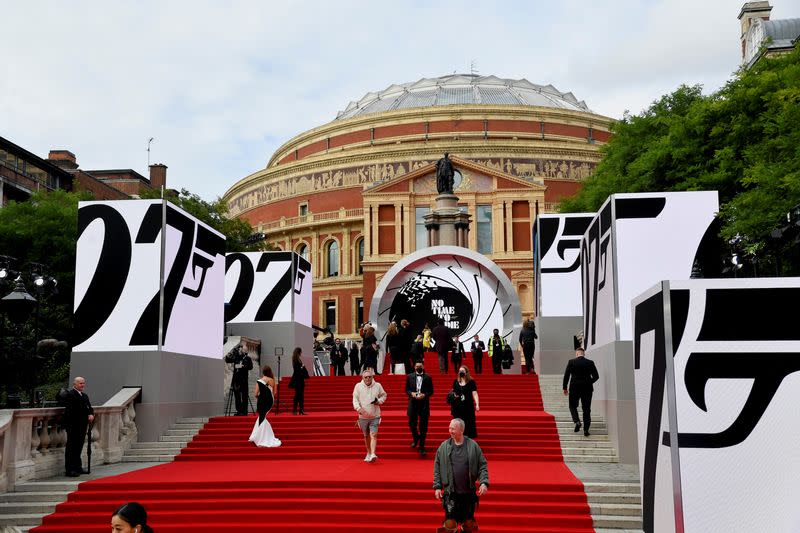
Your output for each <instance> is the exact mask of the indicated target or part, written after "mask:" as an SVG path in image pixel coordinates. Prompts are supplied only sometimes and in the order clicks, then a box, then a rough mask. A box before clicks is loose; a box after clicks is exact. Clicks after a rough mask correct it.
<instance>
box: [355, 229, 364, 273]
mask: <svg viewBox="0 0 800 533" xmlns="http://www.w3.org/2000/svg"><path fill="white" fill-rule="evenodd" d="M363 261H364V238H363V237H362V238H360V239H358V242H357V243H356V274H358V275H361V274H363V273H364V266H363V265H362V264H361V263H362V262H363Z"/></svg>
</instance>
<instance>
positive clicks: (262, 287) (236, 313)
mask: <svg viewBox="0 0 800 533" xmlns="http://www.w3.org/2000/svg"><path fill="white" fill-rule="evenodd" d="M226 269H227V272H226V275H225V302H226V303H227V305H226V312H225V313H226V317H225V318H226V321H228V322H232V323H242V322H292V321H295V320H296V321H297V322H300V323H301V324H305V325H307V326H310V324H311V264H310V263H309V262H308V261H306V260H305V259H303V258H302V257H300V256H299V255H297V254H295V253H293V252H246V253H232V254H228V257H227V259H226ZM293 306H294V309H293Z"/></svg>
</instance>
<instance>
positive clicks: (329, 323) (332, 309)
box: [322, 300, 336, 333]
mask: <svg viewBox="0 0 800 533" xmlns="http://www.w3.org/2000/svg"><path fill="white" fill-rule="evenodd" d="M322 305H323V306H324V307H325V327H326V328H328V329H329V330H331V332H332V333H336V300H325V301H324V302H322Z"/></svg>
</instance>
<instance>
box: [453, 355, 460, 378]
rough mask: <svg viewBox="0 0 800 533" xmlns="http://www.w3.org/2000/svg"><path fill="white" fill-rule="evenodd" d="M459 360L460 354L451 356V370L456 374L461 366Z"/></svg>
mask: <svg viewBox="0 0 800 533" xmlns="http://www.w3.org/2000/svg"><path fill="white" fill-rule="evenodd" d="M461 360H462V358H461V355H454V356H453V370H455V372H456V374H458V369H459V368H460V367H461Z"/></svg>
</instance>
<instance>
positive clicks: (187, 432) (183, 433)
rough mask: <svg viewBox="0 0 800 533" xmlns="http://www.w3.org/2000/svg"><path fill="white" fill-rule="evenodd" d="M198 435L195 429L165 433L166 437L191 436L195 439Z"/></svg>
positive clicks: (169, 430)
mask: <svg viewBox="0 0 800 533" xmlns="http://www.w3.org/2000/svg"><path fill="white" fill-rule="evenodd" d="M195 433H197V431H195V430H193V429H172V428H170V429H168V430H167V431H165V432H164V436H169V437H174V436H189V437H193V436H194V435H195Z"/></svg>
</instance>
